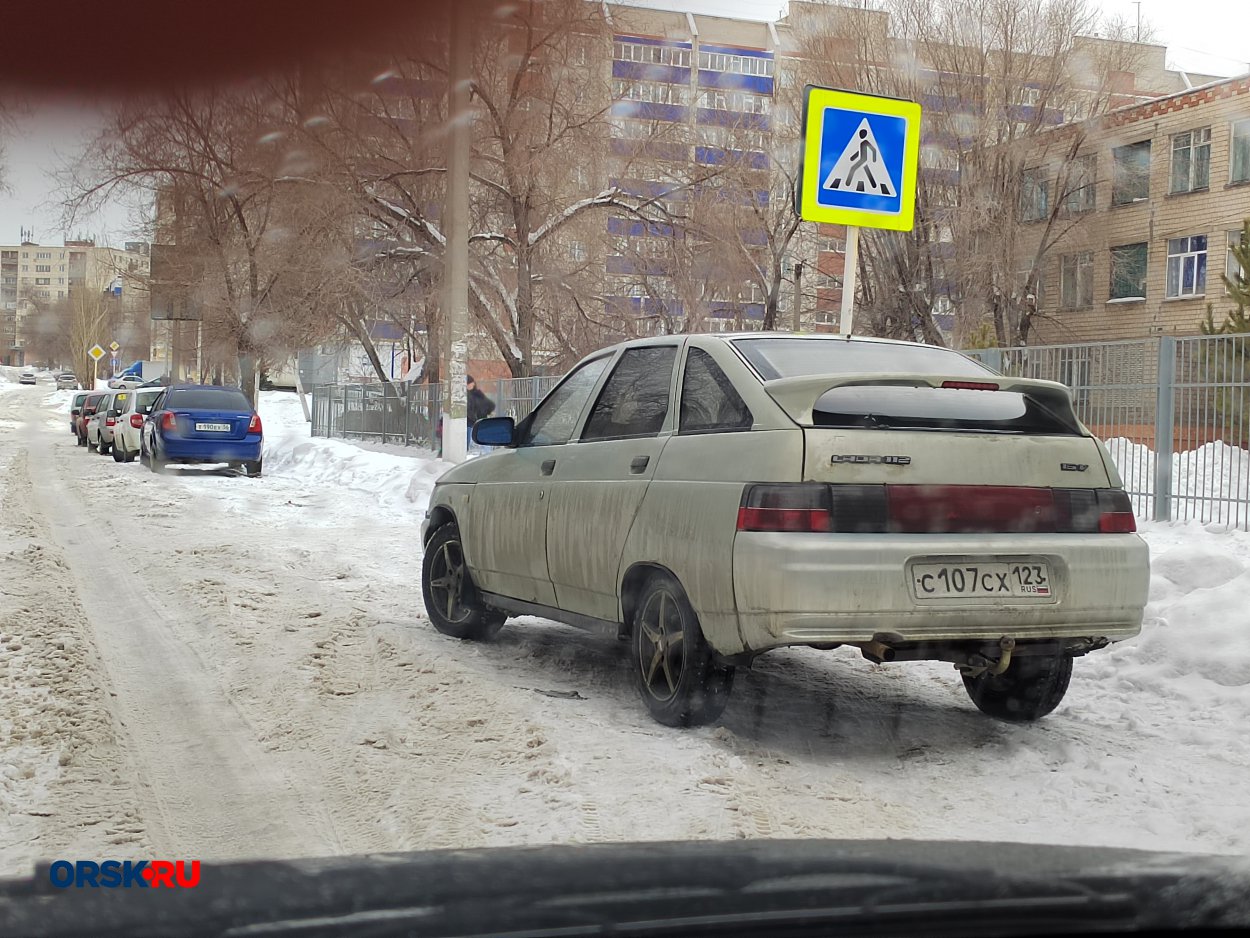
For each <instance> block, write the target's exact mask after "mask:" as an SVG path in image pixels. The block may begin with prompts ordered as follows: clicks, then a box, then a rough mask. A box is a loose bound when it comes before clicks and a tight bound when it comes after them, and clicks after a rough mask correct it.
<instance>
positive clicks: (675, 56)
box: [612, 42, 690, 68]
mask: <svg viewBox="0 0 1250 938" xmlns="http://www.w3.org/2000/svg"><path fill="white" fill-rule="evenodd" d="M612 58H614V59H616V60H617V61H620V62H641V63H643V64H645V65H675V66H677V67H679V68H689V67H690V50H689V49H679V48H675V47H673V46H653V45H650V44H644V43H641V42H614V43H612Z"/></svg>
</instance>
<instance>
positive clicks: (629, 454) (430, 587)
mask: <svg viewBox="0 0 1250 938" xmlns="http://www.w3.org/2000/svg"><path fill="white" fill-rule="evenodd" d="M474 438H475V439H476V440H477V441H478V442H480V443H484V444H490V445H495V446H503V447H506V448H504V449H501V450H498V451H496V452H493V453H491V454H490V455H487V456H483V457H480V458H477V459H473V460H470V461H468V462H466V463H464V464H463V465H460V466H457V467H456V468H454V469H452V470H451V471H449V472H447V473H446V474H445V475H443V476H442V478H440V479H439V481H438V484H437V485H436V487H435V489H434V492H433V493H432V495H431V498H430V503H429V508H428V511H427V515H426V521H425V524H424V526H423V530H422V536H423V541H424V543H425V554H424V560H423V570H422V586H423V591H424V596H425V604H426V609H427V612H428V614H429V616H430V619H431V621H432V622H433V624H434V626H435V627H436V628H438V629H439V630H440V631H442V632H444V633H446V634H449V635H453V636H456V637H459V638H464V639H486V638H489V637H491V636H492V635H494V634H495V633H496V632H497V631H498V630H499V628H500V627H501V626H502V624H503V622H504V619H505V618H506V617H507V616H511V615H540V616H546V617H549V618H552V619H556V620H560V621H564V622H568V623H572V624H579V625H595V624H600V623H607V624H609V625H610V626H611V628H612V629H613V630H614V631H615V633H616V634H617V636H618V637H619V638H621V639H623V640H628V641H629V642H630V643H631V651H632V660H633V669H632V670H633V680H634V682H635V683H636V685H637V688H638V690H639V693H640V694H641V696H642V699H643V700H644V701H645V703H646V705H647V706H648V708H649V709H650V711H651V713H652V715H653V716H654V717H655V718H656V719H657V720H659V721H660V722H661V723H665V724H669V725H693V724H699V723H705V722H708V721H710V720H713V719H715V718H716V717H717V716H718V715H719V714H720V713H721V711H722V710H723V708H724V707H725V704H726V701H727V699H728V696H729V692H730V688H731V686H732V684H733V677H734V669H735V667H737V666H740V665H746V664H749V663H750V662H751V660H752V659H753V658H754V657H755V656H757V655H759V654H761V653H763V652H766V651H768V650H770V649H773V648H778V647H782V646H787V645H809V646H814V647H818V648H832V647H834V646H838V645H850V646H854V647H856V648H858V649H859V650H860V651H861V653H862V654H863V655H864V657H866V658H869V659H871V660H873V661H878V662H883V661H910V660H921V659H932V660H941V661H949V662H951V663H952V664H954V665H955V667H956V668H957V669H958V670H959V672H960V673H961V675H962V677H963V682H964V685H965V687H966V689H967V691H968V694H969V696H970V697H971V698H972V700H973V702H974V703H975V704H976V705H977V707H979V708H980V709H981V710H982V711H984V712H985V713H987V714H989V715H991V716H994V717H997V718H1000V719H1005V720H1012V721H1026V720H1034V719H1037V718H1039V717H1042V716H1045V715H1046V714H1047V713H1049V712H1050V711H1051V710H1053V709H1054V708H1055V707H1056V706H1057V705H1058V704H1059V702H1060V700H1061V699H1062V698H1063V695H1064V693H1065V691H1066V690H1067V686H1068V680H1069V677H1070V675H1071V673H1072V661H1073V659H1074V658H1075V657H1078V656H1081V655H1084V654H1086V653H1087V652H1090V651H1093V650H1095V649H1098V648H1102V647H1103V646H1105V645H1107V644H1108V643H1110V642H1113V641H1118V640H1120V639H1124V638H1128V637H1130V636H1132V635H1135V634H1137V632H1138V631H1139V630H1140V628H1141V621H1142V610H1143V607H1144V605H1145V602H1146V594H1147V588H1148V581H1149V562H1148V553H1147V548H1146V545H1145V543H1144V542H1143V541H1142V540H1141V539H1140V538H1139V537H1138V536H1137V535H1136V534H1135V533H1134V532H1135V530H1136V525H1135V522H1134V519H1133V513H1132V510H1131V505H1130V502H1129V499H1128V497H1127V495H1126V494H1125V493H1124V491H1123V488H1122V485H1121V481H1120V478H1119V475H1118V473H1117V471H1116V468H1115V465H1114V464H1113V463H1112V461H1111V459H1110V457H1109V456H1108V454H1107V452H1106V450H1105V449H1104V448H1103V446H1102V445H1101V443H1099V441H1098V440H1097V439H1095V438H1094V437H1093V436H1092V435H1091V434H1090V433H1089V431H1088V430H1087V429H1086V428H1085V427H1084V426H1083V425H1082V424H1081V423H1080V421H1079V420H1078V419H1077V417H1076V415H1075V413H1074V411H1073V406H1072V398H1071V395H1070V393H1069V391H1068V390H1067V388H1065V387H1064V386H1063V385H1060V384H1055V383H1053V382H1048V381H1034V380H1026V379H1019V378H1006V377H1002V376H1000V375H998V374H996V373H994V372H992V371H990V370H989V369H987V368H985V367H984V366H982V365H981V364H979V363H977V362H975V361H972V360H971V359H969V358H967V357H965V356H963V355H960V354H959V353H957V352H953V351H950V350H947V349H943V348H937V347H933V346H927V345H917V344H914V343H904V342H890V341H886V340H878V339H845V338H840V337H834V336H795V335H787V334H779V333H767V334H745V333H737V334H727V335H719V336H714V335H692V336H669V337H663V338H653V339H644V340H639V341H635V342H627V343H624V344H622V345H618V346H615V347H613V348H609V349H605V350H603V351H601V352H597V353H595V354H593V355H590V356H588V357H587V358H586V359H584V360H583V361H582V362H581V363H579V364H578V365H577V367H575V368H574V369H573V370H572V371H571V372H569V374H568V375H567V376H566V377H565V378H564V379H563V381H562V382H561V383H560V384H559V385H558V386H557V387H556V388H555V389H554V390H552V392H551V393H550V394H548V395H547V397H546V398H545V399H544V400H543V401H542V403H541V404H539V405H538V407H537V408H536V409H535V410H534V412H533V413H531V414H530V415H529V416H528V417H526V418H525V419H524V420H523V421H521V422H520V424H518V425H516V426H513V422H512V419H511V418H508V417H500V418H490V419H487V420H483V421H479V422H478V424H477V425H476V426H475V427H474Z"/></svg>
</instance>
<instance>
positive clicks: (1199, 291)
mask: <svg viewBox="0 0 1250 938" xmlns="http://www.w3.org/2000/svg"><path fill="white" fill-rule="evenodd" d="M1206 292H1207V236H1206V235H1191V236H1190V237H1188V238H1172V239H1170V240H1169V241H1168V282H1167V295H1168V296H1202V295H1204V294H1205V293H1206Z"/></svg>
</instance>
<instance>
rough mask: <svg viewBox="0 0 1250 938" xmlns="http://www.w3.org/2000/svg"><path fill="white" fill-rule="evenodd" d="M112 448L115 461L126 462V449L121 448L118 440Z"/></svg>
mask: <svg viewBox="0 0 1250 938" xmlns="http://www.w3.org/2000/svg"><path fill="white" fill-rule="evenodd" d="M112 449H113V462H125V461H126V451H125V450H124V449H120V448H119V447H118V445H117V443H116V442H114V443H113V447H112Z"/></svg>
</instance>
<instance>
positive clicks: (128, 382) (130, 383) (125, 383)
mask: <svg viewBox="0 0 1250 938" xmlns="http://www.w3.org/2000/svg"><path fill="white" fill-rule="evenodd" d="M142 384H143V379H142V378H140V377H139V376H138V375H121V376H120V377H117V378H109V381H108V385H109V387H110V388H120V389H124V390H127V391H133V390H134V389H135V388H137V387H140V386H141V385H142Z"/></svg>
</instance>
